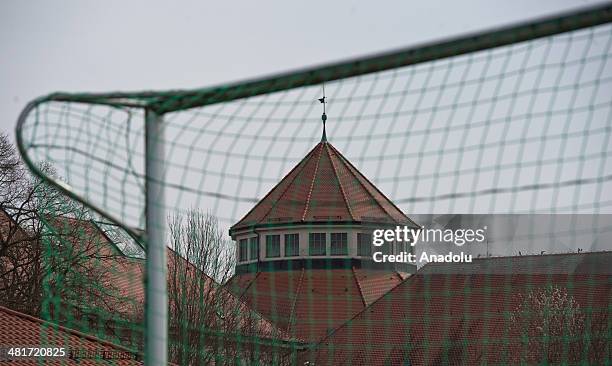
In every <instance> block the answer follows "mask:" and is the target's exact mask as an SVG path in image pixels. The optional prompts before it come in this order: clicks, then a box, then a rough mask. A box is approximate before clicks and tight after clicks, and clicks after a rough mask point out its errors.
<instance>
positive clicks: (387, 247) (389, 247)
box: [378, 241, 394, 254]
mask: <svg viewBox="0 0 612 366" xmlns="http://www.w3.org/2000/svg"><path fill="white" fill-rule="evenodd" d="M393 244H394V242H392V241H389V242H387V241H385V243H384V244H383V245H381V246H380V247H378V248H379V249H378V250H379V251H381V252H382V254H393Z"/></svg>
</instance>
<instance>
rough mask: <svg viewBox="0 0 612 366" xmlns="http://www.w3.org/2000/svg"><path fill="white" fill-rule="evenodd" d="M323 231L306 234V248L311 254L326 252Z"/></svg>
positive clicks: (324, 253) (320, 254) (316, 254)
mask: <svg viewBox="0 0 612 366" xmlns="http://www.w3.org/2000/svg"><path fill="white" fill-rule="evenodd" d="M325 239H326V238H325V233H310V234H308V249H309V254H310V255H311V256H323V255H326V254H327V250H326V246H327V242H326V240H325Z"/></svg>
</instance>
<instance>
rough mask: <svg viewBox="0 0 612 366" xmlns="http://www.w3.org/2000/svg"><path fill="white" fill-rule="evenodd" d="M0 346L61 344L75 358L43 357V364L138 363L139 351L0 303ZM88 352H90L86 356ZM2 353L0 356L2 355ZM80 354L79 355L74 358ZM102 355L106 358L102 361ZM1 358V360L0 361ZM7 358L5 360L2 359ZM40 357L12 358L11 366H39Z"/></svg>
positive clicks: (139, 363) (139, 359)
mask: <svg viewBox="0 0 612 366" xmlns="http://www.w3.org/2000/svg"><path fill="white" fill-rule="evenodd" d="M0 345H2V348H3V349H6V348H7V347H9V346H30V347H42V346H45V347H63V348H66V352H67V353H69V351H74V352H75V353H74V354H73V356H74V358H70V357H64V358H46V359H45V362H44V364H45V365H99V364H109V363H110V364H113V365H141V364H142V361H141V360H142V357H141V355H140V354H138V353H136V352H134V351H132V350H129V349H127V348H124V347H121V346H117V345H114V344H112V343H109V342H106V341H103V340H100V339H97V338H95V337H92V336H90V335H86V334H83V333H81V332H78V331H75V330H72V329H68V328H64V327H62V326H59V325H56V324H53V323H49V322H45V321H43V320H41V319H38V318H35V317H32V316H29V315H26V314H23V313H19V312H17V311H14V310H10V309H7V308H5V307H2V306H0ZM87 352H91V353H90V354H89V355H88V354H87ZM1 356H2V355H0V357H1ZM77 356H80V357H79V358H76V357H77ZM103 357H107V359H106V360H103V359H102V358H103ZM0 361H1V360H0ZM5 361H6V360H5ZM40 362H41V361H40V359H35V358H28V359H22V360H15V359H11V362H10V363H9V364H11V365H39V364H40Z"/></svg>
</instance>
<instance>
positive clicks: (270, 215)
mask: <svg viewBox="0 0 612 366" xmlns="http://www.w3.org/2000/svg"><path fill="white" fill-rule="evenodd" d="M330 221H333V222H360V221H365V222H370V221H373V222H379V221H382V222H391V223H405V224H407V223H411V221H410V219H408V217H406V215H404V213H403V212H402V211H401V210H400V209H399V208H397V206H395V205H394V204H393V203H392V202H391V201H390V200H389V199H388V198H387V197H385V195H384V194H383V193H382V192H380V191H379V190H378V189H377V188H376V187H375V186H374V185H373V184H372V183H371V182H370V181H369V180H368V179H367V178H366V177H365V176H363V175H362V174H361V173H360V172H359V171H358V170H357V168H355V167H354V166H353V165H352V164H351V163H350V162H349V161H348V160H347V159H346V158H345V157H344V156H342V154H341V153H340V152H339V151H338V150H336V148H335V147H334V146H332V144H330V143H329V142H326V141H322V142H320V143H319V144H317V145H316V146H315V147H314V148H313V149H312V150H311V151H310V152H309V153H308V154H307V155H306V157H304V159H302V161H301V162H300V163H299V164H297V165H296V166H295V167H294V168H293V169H292V170H291V171H290V172H289V173H288V174H287V175H286V176H285V177H284V178H283V179H282V180H281V181H280V182H279V183H278V184H277V185H276V186H275V187H274V188H273V189H272V190H271V191H270V192H269V193H268V194H267V195H266V196H265V197H264V198H263V199H262V200H261V201H259V203H257V205H255V207H253V209H251V211H249V212H248V213H247V214H246V215H245V216H244V217H243V218H242V219H241V220H240V221H239V222H238V223H236V224H235V225H234V226H232V228H231V229H230V233H233V232H234V231H236V230H239V229H243V228H248V227H252V226H257V225H262V224H271V223H290V222H291V223H300V222H309V223H312V222H330Z"/></svg>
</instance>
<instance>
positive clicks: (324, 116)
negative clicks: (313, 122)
mask: <svg viewBox="0 0 612 366" xmlns="http://www.w3.org/2000/svg"><path fill="white" fill-rule="evenodd" d="M319 102H321V103H323V114H322V115H321V120H322V121H323V136H321V142H327V134H326V133H325V121H327V114H325V103H327V102H326V101H325V83H323V98H319Z"/></svg>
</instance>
